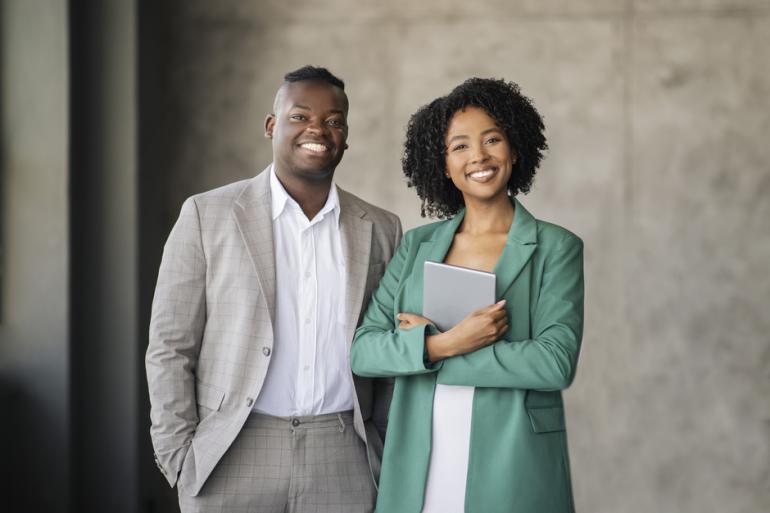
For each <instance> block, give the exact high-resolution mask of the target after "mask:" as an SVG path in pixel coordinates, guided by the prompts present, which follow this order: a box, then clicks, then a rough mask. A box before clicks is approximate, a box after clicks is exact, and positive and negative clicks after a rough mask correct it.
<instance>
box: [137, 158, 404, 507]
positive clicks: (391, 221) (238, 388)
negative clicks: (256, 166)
mask: <svg viewBox="0 0 770 513" xmlns="http://www.w3.org/2000/svg"><path fill="white" fill-rule="evenodd" d="M268 169H269V168H268ZM339 201H340V230H341V236H342V247H343V252H344V255H345V259H346V261H347V264H348V265H347V269H348V273H349V274H348V284H347V299H346V302H347V304H346V309H347V321H348V323H347V324H348V326H347V328H348V335H347V340H348V347H349V346H350V343H351V341H352V340H353V332H354V330H355V328H356V326H357V325H358V322H359V319H360V317H361V315H362V314H363V312H364V310H365V309H366V306H367V304H368V303H369V297H370V295H371V293H372V290H373V289H374V288H375V287H376V286H377V283H378V282H379V280H380V277H381V276H382V274H383V272H384V271H385V265H386V264H387V262H388V261H389V260H390V258H391V257H392V255H393V252H394V249H395V247H396V246H397V245H398V243H399V240H400V238H401V223H400V222H399V220H398V217H396V216H395V215H393V214H391V213H389V212H387V211H385V210H382V209H379V208H377V207H374V206H372V205H370V204H368V203H366V202H364V201H362V200H361V199H359V198H357V197H356V196H353V195H352V194H349V193H347V192H345V191H342V190H340V191H339ZM270 212H271V198H270V182H269V173H268V172H267V170H266V171H264V172H262V173H260V174H259V175H257V176H256V177H254V178H252V179H249V180H244V181H241V182H236V183H233V184H230V185H226V186H224V187H221V188H219V189H215V190H213V191H209V192H205V193H203V194H199V195H196V196H192V197H191V198H189V199H188V200H186V201H185V202H184V204H183V205H182V210H181V213H180V215H179V219H178V221H177V222H176V224H175V225H174V228H173V229H172V230H171V234H170V235H169V238H168V241H167V242H166V245H165V248H164V250H163V259H162V261H161V265H160V271H159V275H158V284H157V287H156V289H155V297H154V299H153V304H152V319H151V322H150V337H149V338H150V340H149V346H148V348H147V354H146V359H145V363H146V367H147V382H148V385H149V392H150V403H151V412H150V418H151V422H152V427H151V429H150V433H151V436H152V442H153V446H154V449H155V461H156V463H157V465H158V467H159V468H160V470H161V472H163V474H164V475H165V477H166V479H167V480H168V482H169V484H170V485H171V486H174V485H175V484H177V482H178V484H179V487H180V488H183V489H184V490H185V492H186V493H188V494H191V495H196V494H197V493H198V492H199V491H200V488H201V487H202V486H203V483H204V482H205V481H206V479H207V478H208V476H209V474H210V473H211V471H212V470H213V469H214V467H215V465H216V464H217V462H218V461H219V460H220V458H221V457H222V456H223V455H224V453H225V451H226V450H227V448H228V447H229V446H230V444H231V443H232V442H233V440H234V439H235V437H236V436H237V435H238V433H239V431H240V430H241V427H242V426H243V424H244V423H245V421H246V418H247V417H248V416H249V413H251V409H252V405H253V404H254V400H255V399H256V397H257V395H258V394H259V391H260V389H261V387H262V383H263V382H264V379H265V374H266V373H267V368H268V365H269V364H270V354H271V353H272V348H273V343H274V340H273V320H274V319H275V288H276V286H280V284H276V279H275V258H274V254H273V230H272V223H271V213H270ZM351 379H352V380H353V382H354V385H355V386H354V389H355V396H356V397H355V399H356V401H355V409H354V412H353V413H354V426H355V430H356V432H357V433H358V435H359V436H360V437H361V439H362V440H363V441H364V442H365V443H366V447H367V453H368V455H369V466H370V469H371V472H372V477H373V479H374V480H375V482H376V481H377V479H378V478H379V471H380V461H381V456H382V444H383V439H384V430H385V425H386V423H387V411H388V406H389V402H390V395H391V392H392V383H391V382H387V381H380V380H372V379H365V378H359V377H358V376H353V374H352V373H351Z"/></svg>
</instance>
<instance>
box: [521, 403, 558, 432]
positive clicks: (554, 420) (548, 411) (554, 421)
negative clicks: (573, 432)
mask: <svg viewBox="0 0 770 513" xmlns="http://www.w3.org/2000/svg"><path fill="white" fill-rule="evenodd" d="M527 414H529V421H530V423H531V424H532V431H534V432H535V433H552V432H554V431H564V430H565V423H564V407H563V406H543V407H537V408H528V409H527Z"/></svg>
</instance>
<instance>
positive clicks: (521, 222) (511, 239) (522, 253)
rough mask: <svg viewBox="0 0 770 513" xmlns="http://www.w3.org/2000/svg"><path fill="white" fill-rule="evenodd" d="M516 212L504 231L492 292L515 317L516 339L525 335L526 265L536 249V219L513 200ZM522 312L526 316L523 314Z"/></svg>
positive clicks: (513, 324) (528, 285) (527, 294)
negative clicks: (503, 240)
mask: <svg viewBox="0 0 770 513" xmlns="http://www.w3.org/2000/svg"><path fill="white" fill-rule="evenodd" d="M513 202H514V206H515V208H516V211H515V213H514V216H513V223H511V228H510V230H508V239H507V240H506V241H505V247H504V248H503V254H502V255H501V256H500V260H498V261H497V265H496V266H495V269H494V272H495V275H496V276H497V282H496V285H495V291H496V295H497V299H498V300H500V299H503V298H505V299H507V300H508V302H509V305H508V311H509V312H514V313H515V314H518V315H515V317H517V318H516V319H511V321H512V322H511V323H510V325H511V326H512V329H513V334H514V336H515V337H516V338H526V337H528V336H529V315H528V314H529V292H530V290H529V289H530V281H531V276H532V272H531V266H529V265H527V264H528V263H529V261H530V260H531V259H532V254H533V253H534V252H535V249H537V221H536V220H535V218H534V217H532V214H530V213H529V212H528V211H527V209H525V208H524V206H523V205H522V204H521V203H519V201H518V200H516V199H514V200H513ZM525 314H526V315H525Z"/></svg>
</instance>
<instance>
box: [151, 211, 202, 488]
mask: <svg viewBox="0 0 770 513" xmlns="http://www.w3.org/2000/svg"><path fill="white" fill-rule="evenodd" d="M205 292H206V259H205V255H204V252H203V244H202V241H201V226H200V219H199V215H198V209H197V206H196V204H195V201H194V200H193V199H188V200H187V201H185V203H184V204H183V205H182V210H181V213H180V215H179V219H178V220H177V222H176V224H175V225H174V228H173V229H172V230H171V234H170V235H169V237H168V241H167V242H166V245H165V247H164V249H163V258H162V260H161V264H160V271H159V273H158V283H157V286H156V288H155V297H154V299H153V302H152V316H151V320H150V334H149V335H150V341H149V345H148V347H147V354H146V357H145V366H146V370H147V384H148V388H149V393H150V406H151V408H150V420H151V427H150V435H151V437H152V443H153V446H154V448H155V460H156V463H157V465H158V467H159V468H160V470H161V471H162V472H163V474H164V476H165V477H166V479H167V480H168V482H169V484H170V485H171V486H174V485H175V483H176V480H177V476H178V475H179V471H180V469H181V468H182V463H183V461H184V458H185V456H186V454H187V450H188V448H189V445H190V442H191V440H192V438H193V434H194V433H195V429H196V427H197V425H198V413H197V408H196V400H195V397H196V396H195V377H194V370H195V368H196V366H197V362H198V353H199V351H200V345H201V339H202V336H203V328H204V325H205V319H206V300H205Z"/></svg>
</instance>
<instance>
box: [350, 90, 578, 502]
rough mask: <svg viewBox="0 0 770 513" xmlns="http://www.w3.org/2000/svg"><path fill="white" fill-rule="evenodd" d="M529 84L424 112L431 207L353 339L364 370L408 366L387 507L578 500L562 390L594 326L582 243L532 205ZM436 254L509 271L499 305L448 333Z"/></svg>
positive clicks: (456, 96)
mask: <svg viewBox="0 0 770 513" xmlns="http://www.w3.org/2000/svg"><path fill="white" fill-rule="evenodd" d="M543 129H544V128H543V123H542V119H541V117H540V115H539V114H538V112H537V111H536V110H535V108H534V107H533V105H532V104H531V102H530V101H529V100H528V99H527V98H526V97H525V96H523V95H522V94H521V93H520V92H519V88H518V86H516V85H515V84H513V83H506V82H504V81H502V80H491V79H478V78H473V79H470V80H468V81H466V82H464V83H463V84H461V85H460V86H458V87H457V88H455V89H454V90H453V91H452V92H451V93H450V94H449V95H447V96H446V97H443V98H440V99H438V100H435V101H434V102H432V103H431V104H429V105H427V106H425V107H423V108H422V109H420V110H419V111H418V112H417V113H416V114H415V115H414V116H412V119H411V120H410V123H409V127H408V130H407V140H406V143H405V152H404V159H403V167H404V173H405V174H406V176H407V178H408V179H409V185H410V186H413V187H415V188H416V189H417V194H418V195H419V196H420V198H421V199H422V201H423V215H424V214H425V213H426V212H427V213H428V214H430V215H432V216H435V217H439V218H448V219H447V220H445V221H441V222H437V223H433V224H429V225H426V226H422V227H420V228H417V229H414V230H411V231H410V232H408V233H407V234H406V235H405V236H404V239H403V240H402V242H401V246H400V247H399V249H398V250H397V253H396V255H395V256H394V257H393V260H392V261H391V262H390V264H389V265H388V268H387V270H386V272H385V275H384V276H383V278H382V281H381V282H380V285H379V288H378V290H377V292H376V293H375V294H374V295H373V297H372V301H371V304H370V305H369V308H368V310H367V312H366V314H365V316H364V319H363V322H362V324H361V326H360V327H359V328H358V330H357V331H356V336H355V339H354V342H353V347H352V349H351V364H352V367H353V372H355V373H356V374H359V375H361V376H371V377H383V376H395V378H396V380H395V387H394V392H393V402H392V404H391V409H390V418H389V424H388V432H387V438H386V443H385V451H384V456H383V464H382V472H381V475H380V487H379V496H378V499H377V511H378V512H379V513H410V512H413V513H419V512H423V513H429V512H430V513H433V512H441V513H452V512H462V511H465V512H469V513H476V512H479V513H495V512H501V513H502V512H506V513H508V512H524V513H551V512H553V513H556V512H558V513H565V512H571V511H574V508H573V505H572V491H571V484H570V476H569V460H568V456H567V441H566V433H565V423H564V410H563V405H562V397H561V390H562V389H564V388H566V387H568V386H569V385H570V383H571V382H572V379H573V377H574V375H575V368H576V363H577V357H578V351H579V348H580V340H581V336H582V324H583V262H582V258H583V257H582V254H583V253H582V242H581V240H580V239H579V238H578V237H577V236H575V235H573V234H572V233H570V232H568V231H567V230H565V229H563V228H560V227H558V226H556V225H553V224H550V223H546V222H543V221H539V220H537V219H535V218H534V217H532V215H531V214H530V213H529V212H527V211H526V210H525V209H524V207H523V206H522V205H521V203H519V202H518V201H517V200H516V199H515V196H516V195H517V194H518V193H526V192H528V191H529V188H530V186H531V185H532V180H533V177H534V175H535V171H536V169H537V167H538V165H539V164H540V160H541V158H542V153H543V151H544V150H545V149H546V141H545V137H544V135H543ZM426 260H431V261H438V262H445V263H448V264H454V265H459V266H463V267H470V268H475V269H480V270H484V271H490V272H494V274H495V275H496V280H497V281H496V294H497V300H498V302H497V303H495V304H493V305H490V306H488V307H485V308H482V309H480V310H477V311H475V312H473V313H471V314H469V315H468V316H467V317H466V318H465V319H463V320H462V321H461V322H460V323H459V324H457V325H456V326H454V327H453V328H451V329H449V330H448V331H446V332H444V333H440V332H439V331H438V330H437V329H436V328H435V327H434V326H432V325H431V323H430V320H429V319H425V318H423V317H421V316H420V313H421V311H422V287H423V281H422V273H423V264H424V263H425V261H426Z"/></svg>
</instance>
